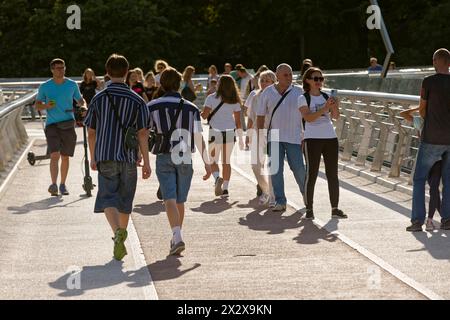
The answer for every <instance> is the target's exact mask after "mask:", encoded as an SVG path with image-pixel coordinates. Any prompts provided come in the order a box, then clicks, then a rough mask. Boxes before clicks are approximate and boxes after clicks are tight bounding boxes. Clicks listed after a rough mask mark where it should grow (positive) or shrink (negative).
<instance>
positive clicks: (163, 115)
mask: <svg viewBox="0 0 450 320" xmlns="http://www.w3.org/2000/svg"><path fill="white" fill-rule="evenodd" d="M180 99H181V95H180V94H179V93H178V92H169V93H166V94H165V95H164V96H163V97H161V98H159V99H155V100H152V101H150V102H149V103H148V104H147V106H148V111H149V113H150V121H149V128H155V129H156V132H157V133H162V134H167V133H168V132H169V130H170V126H171V124H172V119H173V118H174V117H175V115H176V112H177V110H178V108H179V107H180ZM175 127H176V129H178V130H175V132H174V134H173V135H172V139H173V140H174V141H172V142H171V151H172V149H173V148H174V147H175V146H176V145H178V144H179V143H181V140H182V141H183V142H185V143H186V150H184V147H181V151H187V150H189V148H190V150H191V152H192V153H194V152H195V143H194V134H195V133H201V132H202V131H203V129H202V124H201V120H200V111H199V110H198V108H197V107H196V106H195V104H193V103H191V102H189V101H187V100H184V103H183V109H182V112H181V113H180V116H179V117H178V119H177V122H176V125H175ZM181 129H182V130H181ZM186 136H187V137H186ZM178 137H186V138H184V139H183V138H178ZM186 139H187V141H186Z"/></svg>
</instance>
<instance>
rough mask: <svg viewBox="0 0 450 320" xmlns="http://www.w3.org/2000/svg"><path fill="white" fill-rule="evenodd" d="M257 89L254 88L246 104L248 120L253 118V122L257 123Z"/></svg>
mask: <svg viewBox="0 0 450 320" xmlns="http://www.w3.org/2000/svg"><path fill="white" fill-rule="evenodd" d="M256 92H257V90H253V91H252V92H250V94H249V95H248V97H247V100H245V104H244V106H245V107H246V108H247V117H248V120H252V121H253V124H255V123H256V103H257V102H258V101H257V100H258V99H257V98H258V97H256Z"/></svg>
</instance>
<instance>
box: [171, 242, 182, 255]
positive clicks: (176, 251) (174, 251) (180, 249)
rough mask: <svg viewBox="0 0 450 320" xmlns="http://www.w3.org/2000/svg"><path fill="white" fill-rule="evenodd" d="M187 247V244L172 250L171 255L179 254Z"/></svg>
mask: <svg viewBox="0 0 450 320" xmlns="http://www.w3.org/2000/svg"><path fill="white" fill-rule="evenodd" d="M185 249H186V246H185V245H182V246H179V247H177V248H176V249H175V250H173V251H170V255H171V256H179V255H180V254H181V253H182V252H183V251H184V250H185Z"/></svg>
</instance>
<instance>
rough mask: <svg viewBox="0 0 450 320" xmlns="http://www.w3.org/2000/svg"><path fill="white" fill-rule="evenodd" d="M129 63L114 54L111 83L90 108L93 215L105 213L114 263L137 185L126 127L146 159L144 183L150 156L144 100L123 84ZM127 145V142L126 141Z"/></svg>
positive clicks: (109, 70) (133, 151) (120, 251)
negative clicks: (94, 184) (94, 190)
mask: <svg viewBox="0 0 450 320" xmlns="http://www.w3.org/2000/svg"><path fill="white" fill-rule="evenodd" d="M128 68H129V64H128V61H127V59H126V58H125V57H124V56H121V55H117V54H113V55H111V56H110V57H109V59H108V61H107V62H106V71H107V73H108V75H109V76H110V77H111V81H112V82H111V84H110V85H109V86H108V87H107V88H106V89H105V90H103V91H101V92H100V93H98V94H97V95H96V96H95V97H94V99H93V100H92V102H91V105H90V106H89V110H88V114H87V116H86V120H85V125H86V126H87V127H88V134H89V151H90V153H91V168H92V170H98V193H97V199H96V201H95V209H94V212H96V213H100V212H104V213H105V216H106V218H107V220H108V222H109V225H110V226H111V229H112V231H113V232H114V238H113V240H114V258H115V259H117V260H122V259H123V257H124V256H125V255H126V254H127V250H126V248H125V244H124V242H125V240H126V238H127V235H128V233H127V227H128V221H129V218H130V214H131V211H132V209H133V200H134V195H135V192H136V184H137V162H138V150H137V149H136V148H133V147H131V146H130V144H129V143H128V141H129V139H125V136H126V134H125V132H126V131H127V130H129V128H135V129H136V131H137V140H138V144H139V149H140V152H141V154H142V158H143V160H144V165H143V167H142V177H143V179H148V178H149V177H150V174H151V168H150V162H149V157H148V130H147V121H148V111H147V107H146V105H145V102H144V100H143V99H142V98H141V97H140V96H139V95H138V94H136V93H135V92H133V91H131V90H130V89H129V88H128V86H127V85H126V84H125V77H126V75H127V73H128ZM126 140H127V141H126Z"/></svg>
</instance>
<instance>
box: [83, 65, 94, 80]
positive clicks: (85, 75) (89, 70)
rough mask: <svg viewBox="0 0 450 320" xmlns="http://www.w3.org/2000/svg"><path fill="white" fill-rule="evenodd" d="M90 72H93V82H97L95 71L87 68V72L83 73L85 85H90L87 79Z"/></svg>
mask: <svg viewBox="0 0 450 320" xmlns="http://www.w3.org/2000/svg"><path fill="white" fill-rule="evenodd" d="M88 72H92V78H91V81H95V72H94V70H92V69H91V68H87V69H86V70H84V72H83V81H84V82H85V83H88V79H87V73H88Z"/></svg>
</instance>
